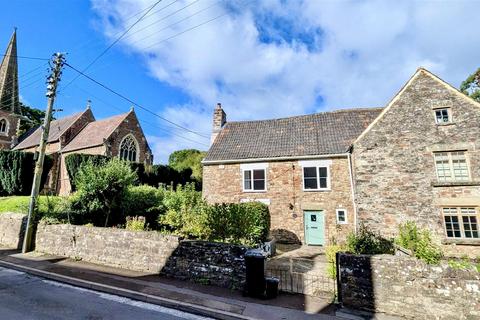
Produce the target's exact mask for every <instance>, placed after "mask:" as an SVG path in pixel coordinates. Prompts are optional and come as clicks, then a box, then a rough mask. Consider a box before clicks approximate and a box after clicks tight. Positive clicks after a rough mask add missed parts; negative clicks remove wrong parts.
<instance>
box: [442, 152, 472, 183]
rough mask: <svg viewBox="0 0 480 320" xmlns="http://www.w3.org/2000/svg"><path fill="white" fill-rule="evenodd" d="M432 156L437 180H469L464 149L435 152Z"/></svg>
mask: <svg viewBox="0 0 480 320" xmlns="http://www.w3.org/2000/svg"><path fill="white" fill-rule="evenodd" d="M434 156H435V169H436V171H437V178H438V181H468V180H470V175H469V170H468V163H467V157H466V155H465V151H452V152H436V153H435V154H434Z"/></svg>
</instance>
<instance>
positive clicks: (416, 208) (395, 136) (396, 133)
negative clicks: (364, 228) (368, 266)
mask: <svg viewBox="0 0 480 320" xmlns="http://www.w3.org/2000/svg"><path fill="white" fill-rule="evenodd" d="M439 107H442V108H450V109H451V113H452V119H453V122H452V123H447V124H436V123H435V113H434V110H435V108H439ZM479 123H480V108H479V106H478V105H476V104H475V103H474V102H473V101H471V100H469V99H468V98H466V97H464V96H463V95H461V94H459V93H458V92H455V89H454V88H451V87H449V86H447V85H445V84H444V83H442V82H441V81H440V80H438V79H437V78H435V76H433V75H431V74H429V73H428V72H426V71H423V70H420V71H419V72H418V73H417V74H416V76H415V77H414V78H413V79H412V80H411V81H410V83H409V84H407V85H406V87H404V89H403V91H401V92H400V94H399V95H398V96H397V97H396V98H395V99H394V100H393V102H392V103H391V105H390V108H389V109H387V110H386V111H385V114H384V115H383V117H381V118H379V119H378V121H376V123H375V122H374V124H373V125H372V127H371V130H369V131H367V132H366V133H365V134H364V135H363V136H362V137H361V138H360V139H359V141H357V143H355V145H354V151H353V158H354V175H355V186H356V200H357V209H358V218H359V220H360V221H362V222H364V223H366V224H368V225H370V226H371V227H372V228H375V229H377V230H378V231H380V232H382V233H383V234H384V235H387V236H393V235H395V234H396V233H397V232H398V225H399V224H400V223H404V222H406V221H408V220H413V221H415V222H416V223H417V225H419V226H421V227H427V228H429V229H431V230H432V231H433V232H434V233H435V234H436V235H437V237H438V238H440V239H442V240H443V241H446V240H447V239H445V238H446V235H445V228H444V224H443V216H442V207H460V206H462V207H478V206H480V126H479V125H478V124H479ZM461 150H464V151H465V152H466V157H467V163H468V164H469V168H470V176H471V180H470V181H467V182H464V183H439V182H438V181H437V176H436V171H435V161H434V152H439V151H461ZM477 210H478V209H477ZM479 217H480V215H479V214H478V211H477V219H478V218H479ZM478 240H479V239H473V241H472V244H473V243H474V242H476V243H477V244H479V241H478ZM462 244H468V243H462ZM477 252H479V253H480V251H477Z"/></svg>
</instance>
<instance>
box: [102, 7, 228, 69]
mask: <svg viewBox="0 0 480 320" xmlns="http://www.w3.org/2000/svg"><path fill="white" fill-rule="evenodd" d="M218 3H220V1H218V2H216V3H214V4H212V5H210V6H208V7H205V8H203V9H201V10H199V11H197V12H194V13H192V14H191V15H189V16H186V17H185V18H182V19H180V20H178V21H176V22H174V23H172V24H169V25H167V26H165V27H163V28H161V29H160V30H158V32H160V31H163V30H166V29H168V28H170V27H173V26H175V25H177V24H179V23H181V22H183V21H185V20H188V19H190V18H191V17H194V16H196V15H198V14H200V13H202V12H204V11H205V10H208V9H210V8H211V7H213V6H215V5H218ZM226 14H227V13H224V14H221V15H219V16H217V17H214V18H213V19H210V20H208V21H205V22H202V23H200V24H198V25H196V26H193V27H191V28H190V29H187V30H184V31H181V32H179V33H177V34H174V35H172V36H170V37H168V38H166V39H163V40H160V41H159V42H156V43H154V44H153V45H152V46H147V47H144V48H139V49H138V50H145V49H149V48H150V47H153V46H156V45H158V44H159V43H162V42H165V41H168V40H170V39H172V38H175V37H177V36H179V35H181V34H184V33H186V32H188V31H190V30H193V29H195V28H197V27H200V26H202V25H204V24H207V23H209V22H211V21H214V20H216V19H219V18H221V17H222V16H224V15H226ZM154 35H157V33H153V34H150V35H148V36H146V37H144V38H142V39H139V40H136V41H134V42H132V43H131V45H132V44H136V43H139V42H141V41H143V40H145V39H147V38H150V37H152V36H154ZM129 36H130V35H129ZM116 60H118V59H113V60H110V61H109V62H108V63H107V64H103V65H102V66H101V67H102V68H105V67H107V66H109V65H112V63H114V62H115V61H116ZM98 69H99V68H97V70H98Z"/></svg>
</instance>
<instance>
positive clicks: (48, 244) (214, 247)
mask: <svg viewBox="0 0 480 320" xmlns="http://www.w3.org/2000/svg"><path fill="white" fill-rule="evenodd" d="M0 217H1V215H0ZM5 221H6V220H5ZM5 224H6V223H5ZM3 225H4V223H3V222H2V220H0V236H2V230H3V229H4V228H2V226H3ZM0 240H1V238H0ZM35 250H36V251H38V252H42V253H47V254H51V255H58V256H64V257H70V258H75V259H82V260H85V261H88V262H92V263H97V264H101V265H106V266H111V267H117V268H123V269H129V270H136V271H143V272H148V273H152V274H162V275H164V276H167V277H172V278H177V279H181V280H190V281H196V282H202V283H208V284H213V285H217V286H221V287H227V288H237V289H238V288H242V286H243V282H244V281H245V260H244V254H245V252H246V250H247V248H246V247H243V246H239V245H233V244H225V243H212V242H206V241H180V239H179V238H178V237H175V236H169V235H162V234H160V233H159V232H155V231H128V230H125V229H115V228H97V227H85V226H74V225H68V224H56V225H47V224H43V223H40V224H39V225H38V227H37V233H36V239H35Z"/></svg>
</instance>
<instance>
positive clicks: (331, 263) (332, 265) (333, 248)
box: [325, 244, 345, 279]
mask: <svg viewBox="0 0 480 320" xmlns="http://www.w3.org/2000/svg"><path fill="white" fill-rule="evenodd" d="M342 251H345V247H344V246H341V245H338V244H332V245H329V246H327V247H326V248H325V257H326V258H327V262H328V266H327V274H328V276H329V277H330V278H332V279H336V278H337V257H336V256H337V252H342Z"/></svg>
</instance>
